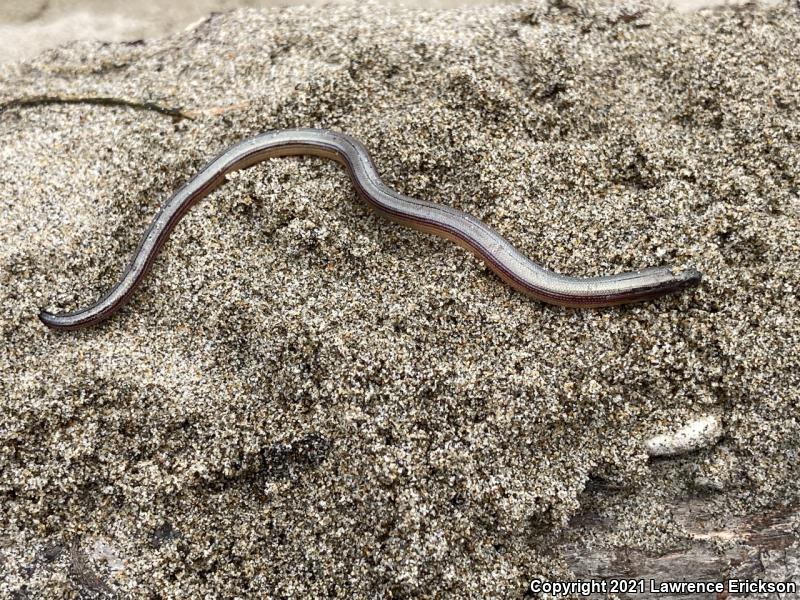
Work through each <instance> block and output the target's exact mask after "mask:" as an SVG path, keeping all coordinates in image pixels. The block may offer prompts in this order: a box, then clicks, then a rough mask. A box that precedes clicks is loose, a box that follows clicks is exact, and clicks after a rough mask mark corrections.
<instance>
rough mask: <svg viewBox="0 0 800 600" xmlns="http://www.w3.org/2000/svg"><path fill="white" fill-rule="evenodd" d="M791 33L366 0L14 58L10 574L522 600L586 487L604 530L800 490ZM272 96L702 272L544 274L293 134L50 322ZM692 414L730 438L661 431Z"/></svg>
mask: <svg viewBox="0 0 800 600" xmlns="http://www.w3.org/2000/svg"><path fill="white" fill-rule="evenodd" d="M798 42H800V9H798V7H797V5H796V4H793V5H791V6H789V5H786V6H783V7H773V8H769V9H767V8H758V7H752V6H751V7H747V8H744V9H724V10H716V11H703V12H700V13H692V14H679V13H676V12H674V11H672V10H667V9H664V8H661V7H658V6H654V5H648V4H631V3H627V4H625V5H619V6H617V7H610V6H607V5H601V4H594V3H572V2H571V1H570V2H558V3H553V4H551V5H546V4H541V3H529V4H518V5H509V6H505V7H479V8H469V9H458V10H452V11H432V10H410V9H400V8H386V7H383V6H379V5H376V4H369V3H359V4H353V5H347V6H330V7H322V8H314V9H310V8H309V9H304V8H289V9H274V10H265V11H256V10H242V11H238V12H234V13H231V14H226V15H221V16H215V17H213V18H211V19H209V20H207V21H205V22H203V23H201V24H199V25H198V26H197V27H196V28H194V29H192V30H191V31H187V32H184V33H181V34H178V35H174V36H172V37H168V38H165V39H163V40H160V41H152V42H147V43H136V44H109V43H97V42H78V43H73V44H70V45H68V46H65V47H61V48H58V49H55V50H49V51H46V52H45V53H44V54H42V55H40V56H39V57H37V58H35V59H33V60H30V61H28V62H25V63H20V64H9V65H4V66H2V67H0V104H3V109H2V112H0V164H2V165H3V168H2V169H1V170H0V203H1V204H0V207H1V208H0V211H1V212H0V305H1V306H2V307H3V309H4V310H3V313H2V315H1V316H0V335H1V336H2V344H0V375H2V376H1V377H0V415H2V421H0V500H1V503H0V531H1V532H2V533H0V573H1V574H2V575H0V596H3V597H16V598H28V597H29V598H62V597H92V596H110V595H116V596H119V597H132V598H143V597H174V598H179V597H180V598H190V597H191V598H195V597H201V596H203V595H204V594H207V595H208V597H226V598H233V597H264V596H266V595H269V596H270V597H299V596H300V595H301V594H302V595H308V596H311V597H322V596H330V597H337V596H338V597H348V598H374V597H395V598H397V597H434V596H440V597H445V596H450V597H473V598H479V597H481V598H483V597H520V596H521V595H522V594H523V593H524V591H525V589H526V586H527V584H528V582H529V580H530V579H531V578H533V577H535V576H546V577H555V576H564V577H566V576H568V575H569V573H568V569H567V565H566V562H565V560H564V558H563V556H562V554H561V550H560V547H559V540H560V539H562V537H561V536H563V535H564V533H565V532H568V531H570V528H571V527H573V526H574V525H573V521H572V519H573V517H574V516H575V515H576V514H578V512H579V511H587V510H592V509H593V507H594V508H597V506H600V505H602V510H603V511H604V514H605V515H606V516H608V518H611V519H617V522H618V523H619V530H618V532H617V534H616V535H615V536H609V537H606V538H600V539H596V540H593V541H592V543H593V544H595V545H599V546H603V545H606V546H609V547H621V548H630V549H639V550H645V551H648V552H667V551H671V550H675V549H679V548H680V547H681V544H682V543H683V542H684V541H685V540H686V539H687V536H688V535H689V534H688V533H687V532H686V531H682V530H681V528H680V527H678V526H675V521H674V519H672V517H671V515H670V514H669V511H668V510H665V509H664V506H665V505H666V499H668V498H674V497H675V496H676V495H684V496H687V497H690V496H692V495H696V494H701V493H705V494H707V495H708V490H713V493H712V494H711V497H710V499H709V501H710V502H716V503H717V505H718V511H719V513H720V514H721V515H725V514H741V513H743V512H747V511H751V512H752V511H759V510H762V509H766V508H774V507H776V506H784V505H791V504H794V503H797V501H798V500H799V499H800V494H799V493H798V491H799V489H798V480H797V477H798V468H797V448H798V446H799V445H800V428H798V426H797V419H798V412H799V411H800V409H799V408H798V407H799V406H800V392H799V391H798V389H800V388H799V386H800V364H799V363H800V358H798V352H797V348H798V346H799V345H800V303H798V299H797V290H798V289H799V288H800V281H799V280H800V276H799V275H798V273H800V241H799V240H800V237H799V236H800V218H798V217H799V216H800V215H799V214H798V213H799V212H800V196H799V195H798V194H799V192H798V190H799V189H800V152H798V150H799V149H800V148H799V147H798V142H799V141H800V118H798V117H800V84H799V83H798V82H800V61H797V60H796V55H794V56H793V53H792V49H793V48H796V47H797V45H798ZM42 97H48V98H57V97H62V98H70V99H72V100H73V101H75V100H80V102H78V103H72V104H64V103H59V102H55V101H52V100H51V101H48V102H43V101H41V98H42ZM36 98H39V99H40V100H39V101H35V100H34V101H31V99H36ZM97 98H116V99H119V100H122V101H124V102H125V103H127V104H128V106H122V105H113V103H112V104H109V102H108V101H107V100H106V101H103V102H99V101H97V100H96V99H97ZM93 99H95V100H93ZM145 103H149V104H145ZM154 106H158V107H161V108H162V109H164V110H161V111H159V110H155V109H154ZM137 107H138V108H137ZM167 109H169V110H167ZM165 111H166V113H170V111H171V114H166V113H165ZM292 126H306V127H327V128H331V129H336V130H339V131H344V132H347V133H349V134H351V135H354V136H356V137H358V138H360V139H362V140H363V141H364V143H365V144H366V145H367V147H368V148H369V149H370V150H371V151H372V152H373V153H374V157H375V161H376V164H377V166H378V168H379V170H380V171H381V173H382V174H383V175H384V178H385V180H386V182H387V183H388V184H389V185H391V186H392V187H395V188H396V189H398V190H400V191H402V192H403V193H406V194H408V195H411V196H414V197H419V198H424V199H428V200H433V201H437V202H441V203H446V204H449V205H452V206H456V207H458V208H461V209H463V210H466V211H468V212H470V213H472V214H474V215H475V216H477V217H479V218H481V219H484V220H485V221H486V222H488V223H489V224H491V225H492V226H493V227H495V228H497V229H498V230H499V231H501V232H502V233H503V234H504V235H506V236H507V237H508V238H509V239H510V240H511V241H512V242H513V243H515V244H517V245H518V246H519V248H520V249H521V250H522V251H524V252H526V253H527V254H529V255H530V256H532V257H533V258H535V259H537V260H539V261H541V262H542V263H543V264H545V265H547V266H548V267H550V268H553V269H555V270H558V271H561V272H564V273H570V274H576V275H595V274H603V273H612V272H618V271H622V270H629V269H634V268H639V267H645V266H654V265H659V264H664V263H672V264H675V265H677V266H679V267H687V266H693V267H696V268H698V269H699V270H700V271H702V272H703V274H704V280H703V283H702V285H701V287H700V288H698V289H696V290H692V291H689V292H686V293H682V294H680V295H677V296H673V297H667V298H664V299H660V300H657V301H654V302H649V303H645V304H640V305H636V306H629V307H620V308H612V309H606V310H589V311H576V310H569V309H562V308H557V307H550V306H546V305H543V304H540V303H538V302H534V301H531V300H530V299H527V298H525V297H524V296H522V295H520V294H518V293H516V292H514V291H513V290H511V289H509V288H508V287H507V286H505V285H503V284H502V283H501V282H500V281H499V280H498V279H497V278H496V277H494V276H493V275H492V273H491V272H490V271H489V270H488V269H487V268H486V267H484V266H482V265H481V264H480V263H479V262H478V261H477V260H476V259H474V258H473V257H472V256H470V255H469V254H467V253H466V252H464V251H463V250H462V249H460V248H459V247H457V246H455V245H453V244H451V243H450V242H447V241H444V240H440V239H438V238H435V237H431V236H428V235H424V234H421V233H418V232H415V231H413V230H409V229H404V228H401V227H399V226H397V225H394V224H392V223H388V222H386V221H384V220H382V219H381V218H380V217H379V216H376V215H374V214H372V213H370V212H369V210H368V209H367V208H366V207H365V206H364V205H363V203H362V202H361V201H360V200H359V199H358V198H357V197H356V196H355V193H354V191H353V188H352V186H351V184H350V182H349V181H348V179H347V176H346V175H345V173H344V172H343V171H342V170H341V169H340V168H339V167H338V166H337V165H335V164H333V163H329V162H325V161H323V160H320V159H311V158H308V159H280V160H273V161H270V162H267V163H264V164H261V165H258V166H256V167H254V168H252V169H249V170H247V171H244V172H242V173H240V174H238V175H235V176H232V177H231V180H230V181H229V183H227V184H226V185H225V186H223V187H222V188H221V189H220V190H218V191H217V192H215V193H214V194H213V195H212V196H210V197H209V198H207V199H206V200H204V201H203V202H201V203H200V204H199V205H198V206H196V207H195V208H194V209H193V210H192V211H191V212H190V213H189V214H188V216H187V217H186V218H185V220H184V221H183V222H182V223H181V225H180V226H179V227H178V228H177V230H176V231H175V233H174V235H173V237H172V239H171V241H170V242H169V243H168V244H167V245H166V247H165V249H164V252H163V253H162V255H161V256H160V258H159V259H158V261H157V262H156V264H155V267H154V269H153V271H152V273H151V275H150V276H149V277H148V279H147V281H146V283H145V285H144V286H143V288H142V289H141V290H140V291H139V293H138V294H137V295H136V297H135V298H134V299H133V301H132V302H131V303H130V305H128V306H127V307H126V308H124V309H123V310H122V311H121V313H120V314H118V315H117V316H116V317H115V318H113V319H112V320H111V321H109V322H108V323H107V324H106V325H104V326H101V327H98V328H94V329H90V330H86V331H80V332H74V333H54V332H51V331H49V330H47V329H46V328H44V327H43V326H42V325H41V323H40V322H39V321H38V320H37V317H36V315H37V312H38V310H39V308H40V307H43V306H45V307H48V308H49V309H51V310H53V309H59V310H66V309H73V308H77V307H79V306H81V305H84V304H86V303H89V302H91V301H93V300H95V299H96V298H97V297H99V296H100V295H101V294H102V293H103V291H104V290H106V289H107V288H108V287H109V286H110V285H111V284H112V283H113V282H114V281H115V279H116V277H117V276H118V274H119V272H120V271H121V269H122V268H123V267H124V266H125V265H126V263H127V260H128V257H129V255H130V253H131V252H132V250H133V249H134V248H135V247H136V244H137V242H138V239H139V237H140V235H141V233H142V231H143V229H144V228H145V227H146V225H147V223H148V222H149V220H150V219H151V218H152V216H153V215H154V213H155V212H156V211H157V209H158V207H159V206H160V205H161V203H162V202H163V201H164V200H165V199H166V198H167V197H168V196H169V194H170V193H171V192H172V191H173V190H175V189H176V188H177V187H179V186H180V185H181V184H182V183H184V182H185V181H186V180H187V179H188V178H189V177H190V176H191V175H192V174H194V173H195V172H196V171H197V170H198V169H199V168H200V167H201V166H202V165H203V164H204V163H205V162H206V161H207V160H208V159H210V158H211V157H213V156H214V155H215V154H216V153H218V152H219V151H221V150H222V149H223V148H224V147H226V146H228V145H229V144H232V143H234V142H236V141H238V140H240V139H242V138H244V137H246V136H249V135H252V134H255V133H257V132H259V131H263V130H268V129H274V128H284V127H292ZM709 414H712V415H718V416H720V418H721V420H722V423H723V427H724V434H723V436H722V439H721V440H720V441H719V442H718V443H716V444H714V445H711V446H709V447H707V448H703V449H701V450H699V451H697V452H695V453H693V454H691V455H688V456H687V457H684V458H683V459H679V460H671V459H662V460H661V461H660V462H659V463H658V464H657V465H653V464H652V463H651V462H649V461H648V458H647V452H646V448H645V445H646V444H645V440H647V439H648V438H650V437H651V436H653V435H657V434H662V433H664V432H668V431H670V430H671V429H674V428H678V427H681V426H683V425H685V423H687V422H688V421H690V420H692V419H696V418H704V417H705V416H707V415H709ZM598 481H600V482H606V483H608V482H611V483H613V486H609V487H608V489H607V491H601V493H598V492H597V487H596V486H595V485H594V484H593V485H592V489H593V491H592V493H587V490H588V486H589V484H590V482H598ZM709 482H712V483H709ZM613 490H617V491H613ZM620 490H621V491H620Z"/></svg>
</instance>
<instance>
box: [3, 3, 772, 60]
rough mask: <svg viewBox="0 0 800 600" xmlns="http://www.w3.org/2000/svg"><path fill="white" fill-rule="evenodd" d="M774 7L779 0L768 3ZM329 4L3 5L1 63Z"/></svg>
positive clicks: (431, 5)
mask: <svg viewBox="0 0 800 600" xmlns="http://www.w3.org/2000/svg"><path fill="white" fill-rule="evenodd" d="M383 1H384V3H385V4H388V5H404V6H417V7H423V8H445V7H456V6H467V5H487V4H500V3H503V2H504V1H505V3H507V0H383ZM745 1H746V0H672V1H671V4H672V5H673V6H674V7H676V8H677V9H678V10H682V11H690V10H697V9H700V8H704V7H709V6H720V5H741V4H744V3H745ZM767 1H768V2H771V3H776V4H777V3H778V2H779V1H780V0H767ZM326 3H329V2H328V0H173V1H171V2H162V1H161V0H3V2H2V4H0V62H3V61H14V60H21V59H24V58H29V57H32V56H35V55H36V54H38V53H39V52H41V51H42V50H44V49H46V48H52V47H54V46H58V45H60V44H65V43H67V42H70V41H72V40H80V39H92V40H101V41H107V42H122V41H132V40H137V39H149V38H154V37H161V36H164V35H167V34H169V33H172V32H176V31H180V30H181V29H183V28H184V27H186V26H187V25H189V24H191V23H193V22H195V21H196V20H197V19H200V18H203V17H205V16H207V15H208V14H210V13H212V12H223V11H228V10H232V9H235V8H239V7H249V8H267V7H276V6H290V5H296V4H307V5H322V4H326Z"/></svg>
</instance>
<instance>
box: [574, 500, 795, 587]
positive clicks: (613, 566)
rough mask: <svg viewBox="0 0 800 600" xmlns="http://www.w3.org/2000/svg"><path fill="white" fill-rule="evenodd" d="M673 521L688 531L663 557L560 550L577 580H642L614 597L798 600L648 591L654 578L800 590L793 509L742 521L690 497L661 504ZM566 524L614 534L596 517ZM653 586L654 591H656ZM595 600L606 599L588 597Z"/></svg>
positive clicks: (597, 535)
mask: <svg viewBox="0 0 800 600" xmlns="http://www.w3.org/2000/svg"><path fill="white" fill-rule="evenodd" d="M668 508H669V510H670V511H671V513H672V514H673V515H674V518H675V521H676V522H677V523H678V524H679V525H680V526H682V527H684V528H685V530H686V531H687V532H688V533H689V534H690V535H689V537H690V541H688V542H687V543H686V544H685V545H684V547H683V548H681V549H679V550H677V551H671V552H668V553H666V554H662V555H651V554H647V553H645V552H641V551H637V550H630V549H619V548H617V549H608V548H597V547H592V546H591V545H590V544H589V543H584V542H581V541H572V542H569V543H566V544H565V545H563V546H562V547H561V551H562V552H563V553H564V556H565V558H566V560H567V563H568V564H569V566H570V568H571V570H572V572H573V573H574V575H575V578H576V579H582V580H588V579H592V578H594V579H597V578H602V579H606V580H610V579H634V580H639V579H641V580H643V582H644V593H640V592H638V591H637V593H633V594H618V597H620V598H639V599H641V598H658V599H660V600H688V599H701V598H703V599H708V598H719V599H724V598H772V599H778V598H800V594H798V593H791V591H790V592H789V593H783V594H781V593H775V592H773V593H769V594H758V593H753V594H743V593H730V591H729V590H727V589H726V590H723V591H722V592H719V593H716V592H715V593H711V594H709V593H702V594H699V593H695V594H676V593H670V592H667V593H653V592H651V591H650V589H651V583H650V581H651V580H653V581H654V582H656V585H658V584H659V583H660V582H666V581H683V582H691V581H697V582H727V581H728V580H730V579H737V580H750V581H756V582H757V581H758V580H761V581H763V582H787V581H788V582H795V584H796V585H797V588H798V589H800V583H798V582H800V545H799V544H798V541H799V540H798V537H797V535H795V534H794V533H793V531H792V523H793V522H794V524H795V527H796V525H797V522H798V521H797V519H798V518H799V517H800V514H799V513H800V506H796V505H795V506H790V507H784V508H780V509H775V510H773V511H769V512H764V511H761V512H758V513H754V514H751V515H747V516H740V517H724V516H722V515H721V512H720V510H719V498H713V497H706V498H703V497H695V498H690V499H684V500H680V501H676V502H675V503H674V505H672V506H670V507H668ZM575 521H576V522H574V523H572V524H571V527H570V528H569V529H571V530H572V531H573V532H575V531H576V529H580V530H581V531H582V534H581V536H580V538H581V539H582V540H590V539H593V538H594V539H602V538H603V537H604V536H607V535H608V534H609V533H610V532H613V529H614V525H613V523H610V522H608V520H606V519H604V518H602V517H601V516H599V515H596V514H591V513H588V514H583V515H580V516H579V517H578V518H577V519H576V520H575ZM656 589H658V588H656ZM590 597H593V598H599V597H606V596H605V595H598V594H594V595H592V596H590Z"/></svg>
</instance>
